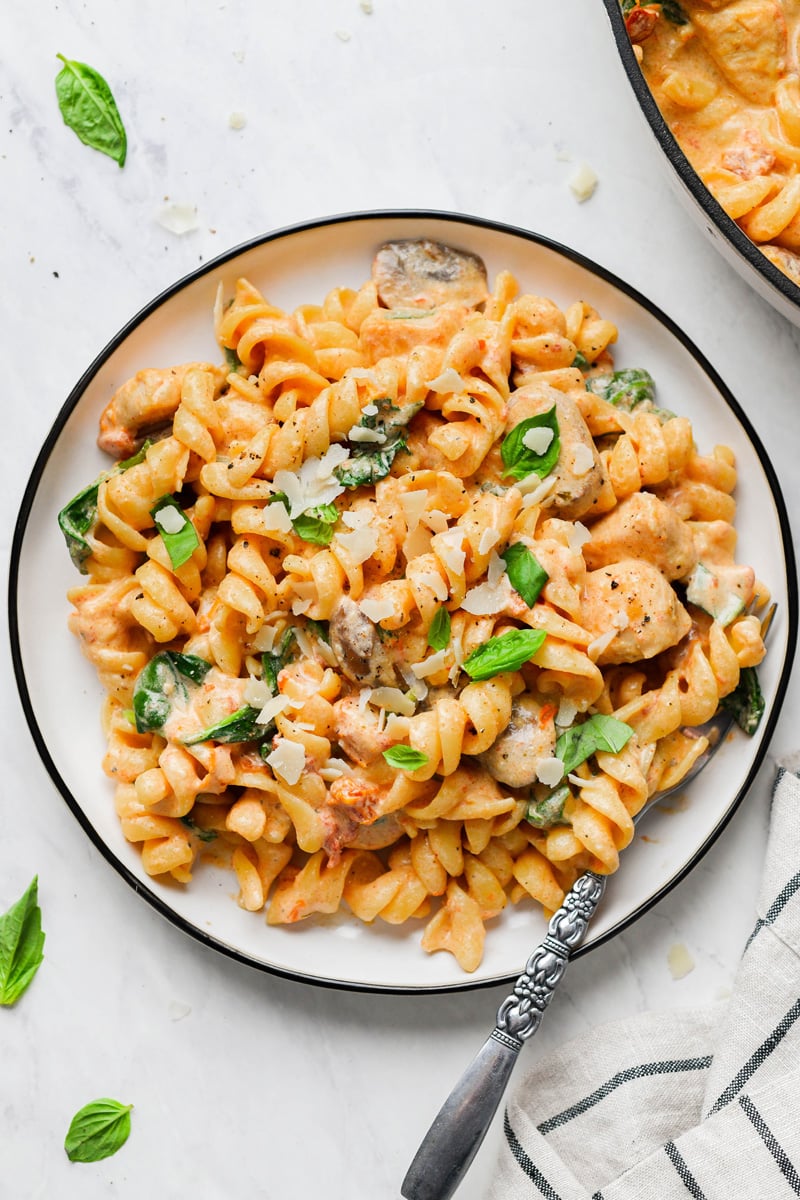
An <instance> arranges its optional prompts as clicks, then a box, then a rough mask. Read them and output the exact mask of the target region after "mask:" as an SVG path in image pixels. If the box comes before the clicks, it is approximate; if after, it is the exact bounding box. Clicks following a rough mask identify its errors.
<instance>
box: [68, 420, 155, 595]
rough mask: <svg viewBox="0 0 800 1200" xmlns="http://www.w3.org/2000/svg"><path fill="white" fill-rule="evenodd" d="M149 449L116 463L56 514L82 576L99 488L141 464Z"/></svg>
mask: <svg viewBox="0 0 800 1200" xmlns="http://www.w3.org/2000/svg"><path fill="white" fill-rule="evenodd" d="M151 445H152V443H151V442H145V443H144V445H143V446H142V448H141V450H139V452H138V453H137V454H134V455H133V457H132V458H126V459H124V460H123V461H122V462H119V463H117V465H116V467H115V468H114V470H113V471H104V472H103V473H102V475H98V477H97V479H95V481H94V483H90V484H89V485H88V486H87V487H85V488H83V489H82V490H81V491H80V492H78V494H77V496H73V497H72V499H71V500H70V502H69V504H65V505H64V507H63V508H62V509H61V512H60V513H59V514H58V527H59V529H60V530H61V532H62V533H63V535H64V540H65V541H66V543H67V549H68V550H69V556H70V558H71V559H72V562H73V564H74V566H76V567H77V568H78V570H79V571H80V573H81V575H87V574H88V572H87V570H86V567H85V565H84V564H85V562H86V560H87V558H89V557H90V556H91V553H92V548H91V546H90V545H89V543H88V542H87V540H86V534H87V533H89V531H90V530H91V529H93V527H94V525H95V523H96V521H97V493H98V492H99V490H100V484H101V483H104V482H105V480H106V479H110V478H111V476H112V475H118V474H119V473H120V472H121V471H127V470H128V468H129V467H136V466H138V465H139V463H141V462H144V458H145V455H146V453H147V451H148V450H149V449H150V446H151Z"/></svg>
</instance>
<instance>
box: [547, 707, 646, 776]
mask: <svg viewBox="0 0 800 1200" xmlns="http://www.w3.org/2000/svg"><path fill="white" fill-rule="evenodd" d="M632 736H633V729H632V728H631V726H630V725H626V724H625V722H624V721H618V720H617V718H616V717H607V716H605V715H604V714H603V713H594V714H593V715H592V716H591V717H588V718H587V719H586V720H585V721H583V722H582V723H581V724H580V725H573V726H572V727H571V728H570V729H567V730H566V731H565V732H564V733H562V734H561V736H560V737H559V739H558V741H557V742H556V758H560V759H561V761H562V762H563V764H564V774H565V775H569V774H570V772H571V771H574V770H575V768H576V767H579V766H580V764H581V763H582V762H586V759H587V758H589V757H591V755H592V754H595V753H596V752H597V751H598V750H605V751H607V752H608V753H609V754H619V752H620V750H622V749H624V747H625V746H626V745H627V743H628V740H629V739H630V738H631V737H632Z"/></svg>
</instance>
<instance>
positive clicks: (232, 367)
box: [222, 301, 244, 371]
mask: <svg viewBox="0 0 800 1200" xmlns="http://www.w3.org/2000/svg"><path fill="white" fill-rule="evenodd" d="M231 303H233V301H231ZM222 349H223V353H224V354H225V366H226V367H227V368H228V370H229V371H239V370H240V368H241V367H243V366H244V364H243V362H242V360H241V359H240V358H239V355H238V354H237V353H236V351H235V350H231V348H230V346H223V347H222Z"/></svg>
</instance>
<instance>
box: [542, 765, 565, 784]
mask: <svg viewBox="0 0 800 1200" xmlns="http://www.w3.org/2000/svg"><path fill="white" fill-rule="evenodd" d="M536 778H537V779H538V780H539V782H540V783H544V784H546V785H547V787H556V786H557V785H558V784H559V783H561V780H562V779H563V778H564V764H563V762H562V761H561V759H560V758H540V759H539V761H538V763H537V764H536Z"/></svg>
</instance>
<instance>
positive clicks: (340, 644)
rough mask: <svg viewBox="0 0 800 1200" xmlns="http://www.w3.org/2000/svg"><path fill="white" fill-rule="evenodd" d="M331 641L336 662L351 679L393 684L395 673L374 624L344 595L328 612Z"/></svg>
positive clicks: (369, 683) (369, 684) (395, 679)
mask: <svg viewBox="0 0 800 1200" xmlns="http://www.w3.org/2000/svg"><path fill="white" fill-rule="evenodd" d="M329 634H330V644H331V649H332V650H333V653H334V654H335V655H336V660H337V662H338V663H339V666H340V668H341V670H342V672H343V674H345V675H346V676H347V678H348V679H352V680H353V682H354V683H360V684H364V685H366V686H370V687H371V686H373V685H374V684H377V683H382V684H385V685H386V686H388V687H394V686H395V685H396V683H397V677H396V675H395V670H394V667H393V665H392V662H391V659H390V658H389V655H388V654H387V652H386V649H385V647H384V645H383V643H382V642H381V639H380V634H379V633H378V629H377V626H376V625H375V624H374V623H373V622H372V621H370V619H369V617H367V616H365V615H364V613H363V612H362V611H361V609H360V608H359V607H358V605H357V604H356V602H355V601H354V600H351V599H350V597H349V596H343V597H342V599H341V600H340V601H339V603H338V604H337V605H336V607H335V609H334V610H333V612H332V613H331V619H330V627H329Z"/></svg>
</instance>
